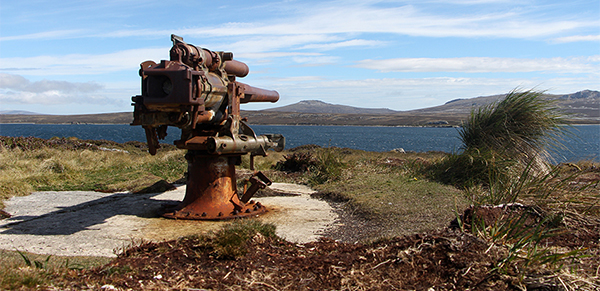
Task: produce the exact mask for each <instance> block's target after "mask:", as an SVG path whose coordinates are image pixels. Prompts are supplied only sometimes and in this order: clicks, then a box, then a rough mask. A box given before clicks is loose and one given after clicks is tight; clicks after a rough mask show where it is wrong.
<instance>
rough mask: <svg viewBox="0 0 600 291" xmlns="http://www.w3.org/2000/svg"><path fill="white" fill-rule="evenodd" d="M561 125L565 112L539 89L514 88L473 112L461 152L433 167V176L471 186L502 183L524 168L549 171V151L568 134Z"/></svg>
mask: <svg viewBox="0 0 600 291" xmlns="http://www.w3.org/2000/svg"><path fill="white" fill-rule="evenodd" d="M564 125H565V119H564V118H563V115H562V114H561V113H560V112H559V111H557V109H556V108H555V107H553V104H552V102H549V101H548V100H546V99H544V98H543V92H536V91H524V92H518V91H516V90H515V91H512V92H510V93H508V94H507V95H506V97H505V98H504V99H502V100H500V101H498V102H496V103H492V104H490V105H488V106H483V107H480V108H477V109H474V110H473V111H472V112H471V115H470V117H469V119H468V120H467V122H466V123H465V124H464V125H463V127H462V129H461V130H460V131H459V134H460V139H461V141H462V148H461V150H462V152H461V153H459V154H453V155H450V156H449V157H448V158H447V159H445V160H444V161H442V162H441V163H439V164H438V165H436V168H437V171H436V173H435V176H436V177H437V179H438V180H440V181H442V182H444V183H449V184H453V185H457V186H459V187H462V188H469V187H473V186H476V185H484V186H488V185H490V184H493V183H495V182H499V183H506V182H508V181H509V180H511V179H514V178H515V177H518V176H519V175H520V174H521V173H522V172H523V170H524V169H526V170H527V171H528V172H529V173H530V174H531V175H532V176H537V175H544V174H547V173H548V172H549V171H550V166H549V163H548V159H549V157H550V155H549V151H550V150H552V149H553V148H556V147H560V146H561V145H560V139H561V138H562V137H564V136H565V135H566V134H568V131H567V127H565V126H564Z"/></svg>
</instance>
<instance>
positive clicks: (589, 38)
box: [554, 34, 600, 43]
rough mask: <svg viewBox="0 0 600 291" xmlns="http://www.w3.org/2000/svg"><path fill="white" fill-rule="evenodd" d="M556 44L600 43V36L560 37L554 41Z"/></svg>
mask: <svg viewBox="0 0 600 291" xmlns="http://www.w3.org/2000/svg"><path fill="white" fill-rule="evenodd" d="M554 41H555V42H558V43H565V42H579V41H600V34H599V35H572V36H565V37H559V38H555V39H554Z"/></svg>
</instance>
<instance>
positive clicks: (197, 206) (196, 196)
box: [162, 151, 267, 220]
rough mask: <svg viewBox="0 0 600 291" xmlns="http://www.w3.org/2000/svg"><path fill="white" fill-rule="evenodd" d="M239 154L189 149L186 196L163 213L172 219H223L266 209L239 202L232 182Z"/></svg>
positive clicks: (243, 215)
mask: <svg viewBox="0 0 600 291" xmlns="http://www.w3.org/2000/svg"><path fill="white" fill-rule="evenodd" d="M238 158H239V156H237V155H236V156H221V155H196V154H193V152H192V151H190V152H189V153H188V154H187V155H186V159H187V160H188V180H187V189H186V192H185V198H184V199H183V201H182V202H181V204H179V205H178V206H176V207H175V208H173V209H170V210H167V211H166V213H163V214H162V216H164V217H167V218H173V219H196V220H222V219H232V218H240V217H248V216H254V215H257V214H261V213H264V212H266V211H267V209H266V208H265V207H264V206H263V205H261V204H260V203H259V202H256V203H254V202H253V201H249V202H248V203H244V202H242V201H240V199H239V198H238V194H237V189H236V181H235V161H236V160H237V159H238Z"/></svg>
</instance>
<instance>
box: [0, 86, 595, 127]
mask: <svg viewBox="0 0 600 291" xmlns="http://www.w3.org/2000/svg"><path fill="white" fill-rule="evenodd" d="M504 96H505V95H494V96H482V97H476V98H468V99H455V100H452V101H449V102H446V103H445V104H443V105H440V106H435V107H430V108H423V109H417V110H410V111H394V110H391V109H387V108H358V107H352V106H346V105H339V104H330V103H326V102H323V101H318V100H305V101H300V102H298V103H295V104H291V105H286V106H282V107H276V108H271V109H267V110H256V111H248V110H242V116H244V117H247V118H248V120H249V122H250V123H251V124H282V125H283V124H286V125H372V126H375V125H382V126H457V125H460V124H461V123H462V122H463V121H464V120H465V119H466V117H467V116H468V115H469V113H470V112H471V110H472V109H473V108H476V107H479V106H482V105H487V104H490V103H492V102H494V101H496V100H499V99H500V98H502V97H504ZM545 98H547V99H548V100H555V101H556V106H557V107H558V108H559V109H561V110H563V111H564V112H565V113H567V114H569V120H570V121H571V122H573V123H579V124H600V92H599V91H592V90H584V91H580V92H576V93H572V94H565V95H545ZM132 119H133V117H132V113H131V112H120V113H106V114H84V115H24V114H0V123H51V124H56V123H66V124H69V123H113V124H115V123H116V124H127V123H130V122H131V121H132Z"/></svg>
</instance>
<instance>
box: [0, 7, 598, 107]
mask: <svg viewBox="0 0 600 291" xmlns="http://www.w3.org/2000/svg"><path fill="white" fill-rule="evenodd" d="M172 33H173V34H177V35H180V36H182V37H183V38H184V40H185V41H186V42H188V43H191V44H194V45H197V46H201V47H204V48H208V49H210V50H215V51H231V52H233V53H234V57H235V58H236V59H237V60H240V61H243V62H245V63H247V64H248V66H249V67H250V74H249V75H248V76H247V77H245V78H242V79H238V80H239V81H241V82H244V83H247V84H250V85H252V86H255V87H260V88H264V89H271V90H277V91H278V92H279V93H280V95H281V98H280V101H279V102H277V103H275V104H273V103H253V104H246V105H243V107H242V109H247V110H256V109H264V108H271V107H278V106H283V105H287V104H292V103H296V102H298V101H301V100H314V99H317V100H322V101H324V102H328V103H333V104H343V105H350V106H357V107H368V108H382V107H383V108H390V109H394V110H411V109H418V108H425V107H431V106H437V105H441V104H444V103H445V102H447V101H449V100H453V99H456V98H471V97H477V96H485V95H493V94H501V93H506V92H508V91H510V90H512V89H514V88H517V87H520V88H523V89H532V88H534V89H537V90H546V91H547V92H548V93H552V94H562V93H573V92H576V91H580V90H585V89H590V90H599V89H600V1H598V0H591V1H579V0H571V1H564V0H562V1H537V0H419V1H411V0H407V1H393V0H390V1H375V0H372V1H369V0H367V1H353V0H339V1H293V0H289V1H262V2H259V1H165V0H161V1H155V0H143V1H138V0H121V1H116V0H103V1H84V0H76V1H71V0H63V1H30V0H20V1H2V3H1V4H0V110H28V111H34V112H39V113H49V114H87V113H104V112H123V111H131V110H132V107H131V105H130V103H131V99H130V98H131V96H133V95H136V94H139V91H140V78H139V75H138V69H139V64H140V63H141V62H143V61H145V60H154V61H155V62H159V61H160V60H161V59H168V52H169V49H170V47H171V41H170V35H171V34H172Z"/></svg>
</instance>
